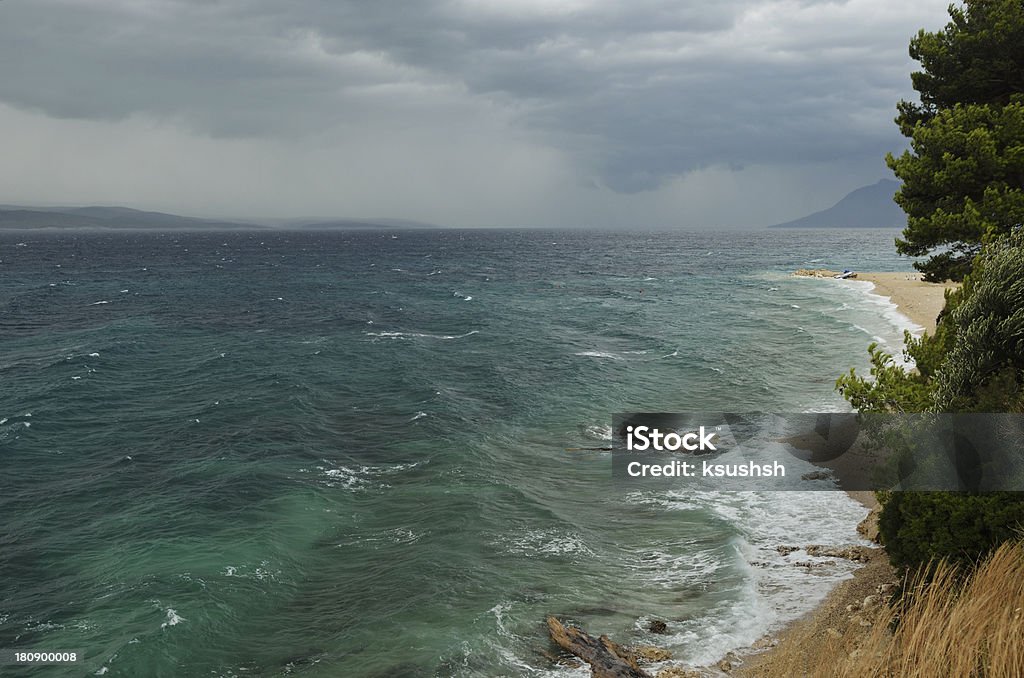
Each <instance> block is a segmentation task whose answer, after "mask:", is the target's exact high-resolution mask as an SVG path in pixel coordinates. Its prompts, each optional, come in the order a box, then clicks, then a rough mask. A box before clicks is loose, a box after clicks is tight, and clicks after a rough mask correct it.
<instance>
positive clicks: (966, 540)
mask: <svg viewBox="0 0 1024 678" xmlns="http://www.w3.org/2000/svg"><path fill="white" fill-rule="evenodd" d="M878 528H879V534H880V536H881V539H882V544H883V545H884V546H885V548H886V550H887V551H888V553H889V558H890V559H891V560H892V562H893V564H894V565H896V566H897V567H900V568H905V569H916V568H917V567H919V566H923V565H927V564H928V563H929V562H931V561H932V560H933V559H941V558H946V559H948V560H949V561H951V562H953V563H956V564H961V565H966V566H967V567H968V568H970V567H972V566H973V565H974V564H976V563H977V562H978V561H979V560H980V559H981V558H982V557H984V556H985V555H987V554H988V553H989V552H991V551H992V550H994V549H995V548H996V547H998V546H999V545H1000V544H1001V543H1003V542H1005V541H1007V540H1009V539H1013V538H1015V537H1017V538H1019V537H1020V536H1021V534H1022V530H1024V492H991V493H986V494H951V493H947V492H893V493H891V494H890V495H889V496H888V497H887V499H886V502H885V505H884V507H883V509H882V514H881V516H880V518H879V521H878Z"/></svg>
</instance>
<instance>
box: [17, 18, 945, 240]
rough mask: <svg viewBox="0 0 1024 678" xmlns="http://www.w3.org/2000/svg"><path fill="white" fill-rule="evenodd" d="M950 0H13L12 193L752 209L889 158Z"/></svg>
mask: <svg viewBox="0 0 1024 678" xmlns="http://www.w3.org/2000/svg"><path fill="white" fill-rule="evenodd" d="M947 4H948V2H947V0H929V1H926V0H900V1H899V2H894V1H893V0H849V1H847V2H824V1H818V0H789V1H782V2H777V1H772V0H715V1H714V2H709V1H708V0H676V1H668V0H665V1H661V0H623V1H619V0H475V1H474V0H421V1H412V0H408V1H404V2H395V1H393V0H362V1H359V2H349V1H345V0H221V1H215V0H4V1H2V2H0V133H2V138H3V147H2V151H0V202H6V203H19V204H120V205H127V206H132V207H138V208H144V209H158V210H163V211H171V212H176V213H183V214H197V215H209V216H221V217H227V216H236V217H240V216H241V217H285V216H307V215H310V216H358V217H374V216H377V217H395V218H406V219H415V220H421V221H428V222H433V223H438V224H444V225H453V226H586V225H593V226H599V227H631V226H635V227H672V226H679V227H717V226H757V225H763V224H768V223H773V222H778V221H783V220H787V219H790V218H795V217H798V216H802V215H803V214H805V213H807V212H808V211H812V210H815V209H821V208H823V207H827V206H829V205H831V204H832V203H834V202H835V201H836V200H838V199H839V198H841V197H842V196H843V195H845V194H846V193H847V192H848V191H850V190H852V189H854V188H857V187H859V186H861V185H864V184H868V183H873V182H875V181H877V180H878V179H880V178H882V177H890V176H891V175H890V173H889V172H888V170H887V169H886V168H885V165H884V162H883V160H882V157H883V155H884V153H885V152H886V151H888V150H894V151H895V150H900V149H902V148H903V147H904V140H903V138H902V137H901V136H900V135H899V133H898V131H897V129H896V126H895V125H894V124H893V122H892V119H893V117H894V116H895V105H896V101H897V100H898V99H900V98H911V97H912V95H913V91H912V90H911V88H910V77H909V73H910V71H911V70H913V68H914V66H915V65H916V64H914V62H912V61H911V60H910V58H909V57H908V56H907V44H908V42H909V40H910V38H911V37H912V36H913V35H914V34H915V33H916V32H917V30H918V29H919V28H927V29H929V30H935V29H938V28H940V27H941V26H943V25H944V24H945V23H946V21H947V20H948V17H947V15H946V11H945V7H946V6H947Z"/></svg>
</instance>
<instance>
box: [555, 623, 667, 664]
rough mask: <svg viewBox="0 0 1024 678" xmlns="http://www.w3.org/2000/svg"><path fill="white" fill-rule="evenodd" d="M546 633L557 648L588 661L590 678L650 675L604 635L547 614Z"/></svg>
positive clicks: (623, 649) (631, 654)
mask: <svg viewBox="0 0 1024 678" xmlns="http://www.w3.org/2000/svg"><path fill="white" fill-rule="evenodd" d="M548 633H549V634H550V635H551V640H553V641H555V643H556V644H557V645H558V646H559V647H560V648H562V649H563V650H565V651H567V652H572V653H573V654H574V655H576V656H577V657H579V658H580V659H582V660H583V661H585V662H587V663H588V664H590V671H591V675H592V676H594V678H651V674H649V673H647V672H646V671H644V670H643V669H641V668H640V666H639V665H638V664H637V662H636V658H635V657H634V656H633V653H632V652H630V651H629V650H627V649H626V648H624V647H622V646H621V645H619V644H617V643H614V642H612V640H611V639H609V638H608V636H601V637H600V638H595V637H593V636H591V635H589V634H588V633H586V632H585V631H583V630H582V629H578V628H576V627H574V626H566V625H565V624H563V623H562V622H560V621H558V620H557V619H555V618H554V617H548Z"/></svg>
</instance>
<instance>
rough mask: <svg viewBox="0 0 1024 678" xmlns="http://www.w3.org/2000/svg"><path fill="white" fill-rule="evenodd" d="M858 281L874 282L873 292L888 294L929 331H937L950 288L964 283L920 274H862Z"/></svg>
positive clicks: (900, 307)
mask: <svg viewBox="0 0 1024 678" xmlns="http://www.w3.org/2000/svg"><path fill="white" fill-rule="evenodd" d="M856 280H861V281H865V282H869V283H872V284H873V285H874V286H875V288H874V289H873V290H871V292H872V294H877V295H879V296H882V297H888V298H889V300H890V301H891V302H892V303H894V304H896V305H897V306H898V307H899V309H900V313H902V314H903V315H905V316H907V317H908V318H910V319H911V320H913V321H914V322H915V323H916V324H918V325H920V326H921V327H923V328H924V329H925V331H927V332H929V333H931V332H934V331H935V319H936V318H937V317H938V315H939V313H940V312H941V311H942V307H943V306H944V305H945V303H946V296H945V294H946V290H950V289H957V288H958V287H960V283H954V282H944V283H930V282H924V281H923V280H921V274H920V273H858V274H857V278H856Z"/></svg>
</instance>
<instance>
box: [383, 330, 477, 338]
mask: <svg viewBox="0 0 1024 678" xmlns="http://www.w3.org/2000/svg"><path fill="white" fill-rule="evenodd" d="M363 334H365V335H366V336H368V337H379V338H381V339H414V338H417V337H419V338H423V339H444V340H448V339H463V338H465V337H468V336H471V335H474V334H479V332H478V331H477V330H470V331H469V332H466V333H465V334H427V333H424V332H364V333H363Z"/></svg>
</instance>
